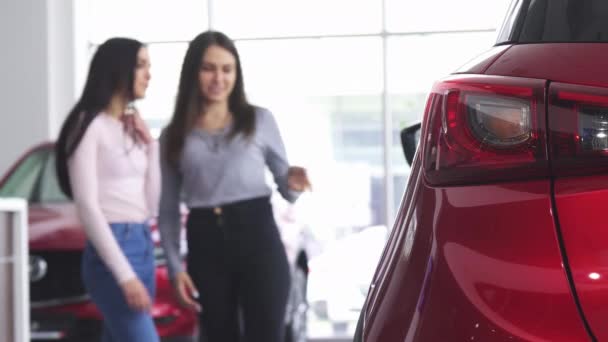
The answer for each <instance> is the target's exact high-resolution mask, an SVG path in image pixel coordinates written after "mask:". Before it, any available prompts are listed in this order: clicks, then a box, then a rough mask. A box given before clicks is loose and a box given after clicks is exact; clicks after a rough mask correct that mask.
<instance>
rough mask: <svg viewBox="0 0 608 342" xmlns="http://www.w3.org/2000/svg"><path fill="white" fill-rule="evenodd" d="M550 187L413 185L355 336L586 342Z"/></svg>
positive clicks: (544, 183) (546, 184)
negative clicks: (415, 190)
mask: <svg viewBox="0 0 608 342" xmlns="http://www.w3.org/2000/svg"><path fill="white" fill-rule="evenodd" d="M549 194H550V185H549V181H535V182H527V183H508V184H502V185H485V186H471V187H450V188H431V187H428V186H426V185H422V186H420V190H419V193H418V194H417V199H416V201H415V206H414V207H413V208H407V207H403V208H402V211H401V212H400V214H399V219H398V220H397V225H396V226H395V230H396V231H397V233H396V234H397V236H399V237H400V239H399V240H400V241H398V242H397V243H396V244H395V246H396V248H395V250H394V252H393V253H392V255H391V257H390V259H388V260H384V261H383V263H387V264H389V266H388V267H389V270H387V272H385V274H379V275H378V276H379V278H378V279H375V287H377V288H376V289H374V290H375V291H376V292H380V293H381V296H380V297H375V298H374V299H375V301H377V303H374V304H375V305H373V304H372V303H368V312H367V317H366V323H367V324H366V325H365V334H364V336H365V339H364V340H365V341H470V340H476V341H478V340H481V341H513V340H524V341H587V340H588V336H587V333H586V332H585V329H584V326H583V324H582V321H581V319H580V317H579V315H578V313H577V309H576V305H575V303H574V300H573V298H572V295H571V292H570V288H569V285H568V281H567V278H566V274H565V270H564V268H563V266H562V261H561V255H560V250H559V244H558V240H557V237H556V234H555V226H554V221H553V217H552V215H551V200H550V196H549ZM408 209H413V210H409V213H410V214H409V215H411V216H410V217H407V216H408V213H407V212H408ZM388 303H400V304H399V305H383V304H388ZM439 327H440V328H439Z"/></svg>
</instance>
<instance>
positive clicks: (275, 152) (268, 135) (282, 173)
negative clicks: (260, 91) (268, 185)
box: [256, 110, 302, 203]
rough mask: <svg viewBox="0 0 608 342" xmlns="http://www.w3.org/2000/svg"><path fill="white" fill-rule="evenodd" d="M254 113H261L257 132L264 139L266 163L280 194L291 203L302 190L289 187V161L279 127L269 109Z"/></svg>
mask: <svg viewBox="0 0 608 342" xmlns="http://www.w3.org/2000/svg"><path fill="white" fill-rule="evenodd" d="M256 114H257V115H263V117H261V118H259V120H260V121H259V122H260V123H261V125H259V126H258V129H261V132H259V133H260V134H262V139H263V140H264V145H265V146H264V148H265V149H264V151H265V153H264V158H265V160H266V165H268V168H269V169H270V172H271V173H272V176H273V177H274V181H275V183H276V184H277V187H278V190H279V193H280V194H281V196H283V198H285V199H286V200H287V201H289V202H291V203H293V202H295V201H296V200H297V199H298V197H299V196H300V194H301V193H302V192H301V191H294V190H291V189H290V187H289V163H288V162H287V152H286V151H285V145H284V144H283V138H282V137H281V133H280V132H279V127H278V125H277V123H276V121H275V119H274V116H273V115H272V113H270V112H269V111H266V110H264V112H262V111H259V112H257V113H256Z"/></svg>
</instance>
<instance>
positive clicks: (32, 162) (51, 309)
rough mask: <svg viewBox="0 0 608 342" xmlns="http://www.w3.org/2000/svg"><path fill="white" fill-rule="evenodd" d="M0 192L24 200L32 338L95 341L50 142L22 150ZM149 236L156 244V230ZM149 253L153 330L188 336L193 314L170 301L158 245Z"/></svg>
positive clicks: (73, 222)
mask: <svg viewBox="0 0 608 342" xmlns="http://www.w3.org/2000/svg"><path fill="white" fill-rule="evenodd" d="M0 196H2V197H5V196H6V197H21V198H25V199H27V200H28V203H29V249H30V301H31V302H30V307H31V325H30V326H31V336H32V340H67V341H95V340H97V339H98V337H99V335H100V333H101V324H100V322H101V321H100V320H101V315H100V313H99V312H98V311H97V309H96V308H95V306H94V305H93V304H92V303H91V302H90V301H89V300H88V296H87V294H86V292H85V289H84V286H83V284H82V281H81V278H80V256H81V254H82V250H83V249H84V244H85V235H84V232H83V230H82V228H81V225H80V222H79V220H78V217H77V215H76V211H75V207H74V205H73V204H72V203H71V202H70V200H69V199H68V198H66V197H65V196H64V195H63V193H62V192H61V190H60V189H59V186H58V184H57V181H56V178H55V170H54V153H53V145H52V144H43V145H40V146H37V147H35V148H33V149H32V150H30V151H29V152H27V153H26V154H25V156H24V157H23V158H21V159H20V160H19V161H18V162H17V163H16V164H15V166H14V167H13V168H12V169H11V170H9V172H8V173H7V175H6V176H5V177H4V178H3V179H1V180H0ZM153 228H154V226H153ZM153 237H154V238H155V239H156V243H157V245H158V234H153ZM155 254H156V265H157V267H156V283H157V291H156V298H155V301H154V306H153V307H152V316H153V317H154V321H155V324H156V328H157V330H158V332H159V334H160V336H161V337H162V338H164V339H165V340H166V339H167V338H171V339H170V340H171V341H179V340H184V341H185V340H188V339H189V338H190V339H191V338H192V336H194V335H195V334H196V330H197V318H196V316H195V314H194V313H193V312H191V311H189V310H186V309H184V308H182V307H181V306H180V305H179V304H178V302H177V301H176V299H175V297H174V295H173V292H172V291H173V289H172V288H171V284H170V281H169V278H168V275H167V269H166V267H165V266H164V258H163V255H162V249H160V248H159V247H157V248H156V250H155Z"/></svg>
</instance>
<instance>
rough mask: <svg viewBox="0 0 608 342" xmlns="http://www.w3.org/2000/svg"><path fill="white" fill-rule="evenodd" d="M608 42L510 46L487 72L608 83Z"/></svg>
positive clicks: (566, 80)
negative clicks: (607, 56) (607, 57)
mask: <svg viewBox="0 0 608 342" xmlns="http://www.w3.org/2000/svg"><path fill="white" fill-rule="evenodd" d="M607 54H608V44H598V43H542V44H522V45H514V46H511V47H510V48H509V49H508V50H506V51H505V52H504V53H503V54H502V55H501V56H500V57H499V58H498V59H496V61H495V62H494V63H492V65H491V66H489V67H488V68H487V70H486V71H485V74H486V75H497V76H512V77H524V78H538V79H546V80H549V81H551V82H562V83H570V84H580V85H591V86H608V60H607V59H606V58H605V56H606V55H607Z"/></svg>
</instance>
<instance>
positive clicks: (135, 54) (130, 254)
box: [56, 38, 160, 342]
mask: <svg viewBox="0 0 608 342" xmlns="http://www.w3.org/2000/svg"><path fill="white" fill-rule="evenodd" d="M149 80H150V60H149V57H148V51H147V49H146V47H145V46H143V45H142V44H141V43H140V42H138V41H136V40H132V39H127V38H112V39H110V40H108V41H106V42H105V43H103V44H102V45H101V46H99V48H98V49H97V52H96V53H95V55H94V56H93V60H92V61H91V66H90V69H89V75H88V78H87V81H86V84H85V87H84V91H83V93H82V95H81V97H80V99H79V100H78V102H77V103H76V105H75V106H74V108H73V109H72V111H71V112H70V113H69V115H68V117H67V118H66V120H65V122H64V124H63V127H62V129H61V133H60V134H59V139H58V141H57V145H56V157H57V176H58V178H59V184H60V186H61V188H62V190H63V192H65V193H66V195H68V196H70V197H72V198H73V199H74V203H75V205H76V208H77V210H78V214H79V217H80V219H81V221H82V224H83V227H84V230H85V233H86V236H87V246H86V248H85V251H84V254H83V258H82V277H83V281H84V284H85V287H86V289H87V291H88V292H89V294H90V296H91V298H92V300H93V302H94V303H95V304H96V305H97V307H98V308H99V310H100V311H101V313H102V314H103V317H104V330H103V339H102V341H104V342H105V341H128V342H137V341H141V342H154V341H158V335H157V333H156V329H155V327H154V323H153V320H152V318H151V316H150V314H149V312H148V311H149V308H150V306H151V302H152V300H153V298H154V291H155V284H154V279H155V278H154V255H153V254H154V253H153V243H152V239H151V237H150V228H149V226H148V223H147V222H148V219H149V218H150V216H151V215H153V214H155V212H156V210H157V203H158V198H159V191H160V190H159V188H160V179H159V177H160V170H159V168H160V167H159V161H158V146H157V143H156V141H155V140H154V139H152V137H151V136H150V132H149V130H148V128H147V127H146V125H145V123H144V122H143V120H142V119H141V117H140V116H139V114H138V113H137V111H136V110H135V109H134V108H132V106H129V104H130V103H131V102H132V101H134V100H136V99H139V98H142V97H144V95H145V93H146V88H147V87H148V82H149Z"/></svg>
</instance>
